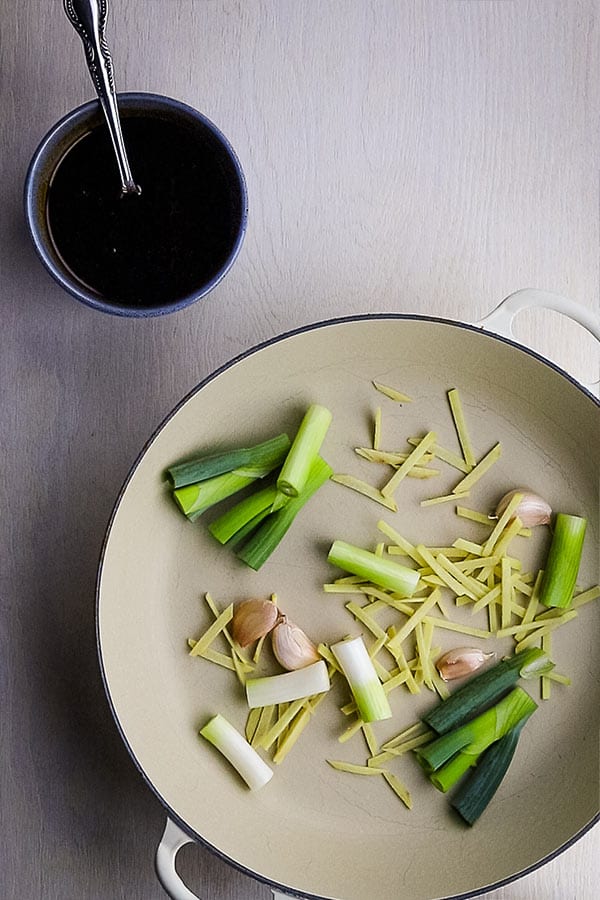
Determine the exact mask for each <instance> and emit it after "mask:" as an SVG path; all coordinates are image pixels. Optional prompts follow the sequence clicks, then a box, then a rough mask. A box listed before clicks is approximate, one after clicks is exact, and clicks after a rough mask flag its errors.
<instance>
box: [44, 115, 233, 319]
mask: <svg viewBox="0 0 600 900" xmlns="http://www.w3.org/2000/svg"><path fill="white" fill-rule="evenodd" d="M123 136H124V139H125V144H126V147H127V154H128V157H129V162H130V165H131V170H132V172H133V176H134V178H135V181H136V182H137V183H138V184H139V185H140V186H141V188H142V193H141V196H135V195H127V196H121V185H120V180H119V175H118V170H117V167H116V160H115V156H114V151H113V149H112V145H111V143H110V137H109V135H108V130H107V128H106V127H105V126H98V127H97V128H94V129H93V130H92V131H90V132H89V133H88V134H86V135H85V136H84V137H83V138H81V139H80V140H79V141H78V142H77V143H76V144H75V145H74V146H73V147H72V148H70V149H69V150H68V151H67V153H66V154H65V156H64V157H63V159H62V160H61V162H60V163H59V165H58V167H57V169H56V172H55V174H54V177H53V179H52V181H51V184H50V188H49V191H48V203H47V218H48V226H49V229H50V233H51V237H52V241H53V243H54V245H55V247H56V250H57V252H58V253H59V255H60V256H61V258H62V260H63V262H64V263H65V265H66V266H67V267H68V268H69V269H70V271H71V272H72V273H73V275H74V276H75V277H76V278H77V279H78V280H79V281H80V282H82V283H83V284H84V285H86V286H87V287H91V288H93V289H94V290H95V291H97V292H98V293H99V294H100V295H101V296H102V298H103V299H104V300H107V301H109V302H111V303H118V304H125V305H129V306H148V307H156V306H162V305H163V304H165V303H175V302H177V301H178V300H181V299H183V298H184V297H186V296H188V295H190V294H193V293H197V292H198V290H199V288H201V287H202V286H203V285H205V284H207V283H208V282H210V281H211V279H213V278H214V277H215V276H216V275H217V274H218V273H219V271H220V269H221V267H222V266H223V264H224V263H226V262H227V260H228V258H229V256H230V254H231V252H232V250H233V248H234V247H235V246H236V242H237V238H238V234H239V228H240V223H241V221H242V218H243V214H244V210H243V203H244V198H243V196H242V189H241V187H240V181H239V176H238V173H237V170H236V168H235V166H234V164H233V163H232V161H231V159H230V157H229V156H228V155H227V153H226V152H225V150H224V149H223V147H222V145H221V143H220V142H219V141H217V139H216V138H215V137H214V136H213V135H212V134H211V133H210V132H209V131H208V130H206V131H200V130H199V129H198V128H196V127H195V126H187V125H186V124H183V123H180V122H176V121H173V120H171V119H161V118H156V117H147V118H142V117H130V118H125V119H124V120H123Z"/></svg>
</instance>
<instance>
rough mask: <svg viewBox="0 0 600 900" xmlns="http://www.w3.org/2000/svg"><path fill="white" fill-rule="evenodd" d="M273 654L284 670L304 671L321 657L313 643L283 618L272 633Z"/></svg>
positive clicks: (300, 630)
mask: <svg viewBox="0 0 600 900" xmlns="http://www.w3.org/2000/svg"><path fill="white" fill-rule="evenodd" d="M271 644H272V645H273V653H274V654H275V658H276V659H277V661H278V663H279V664H280V665H281V666H283V668H284V669H288V670H289V671H293V670H294V669H303V668H304V666H309V665H310V664H311V663H315V662H318V661H319V660H320V659H321V657H320V656H319V653H318V651H317V648H316V647H315V645H314V644H313V642H312V641H311V640H310V638H308V637H307V636H306V635H305V633H304V632H303V631H302V629H301V628H299V627H298V626H297V625H294V623H293V622H290V620H289V619H288V618H287V616H283V617H282V618H281V620H280V621H279V622H278V623H277V625H276V626H275V628H274V629H273V631H272V632H271Z"/></svg>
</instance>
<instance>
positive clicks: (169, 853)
mask: <svg viewBox="0 0 600 900" xmlns="http://www.w3.org/2000/svg"><path fill="white" fill-rule="evenodd" d="M193 843H194V840H193V838H191V837H190V836H189V835H187V834H186V833H185V831H182V829H181V828H180V827H179V825H176V824H175V822H173V820H172V819H169V818H167V824H166V825H165V830H164V831H163V835H162V837H161V839H160V843H159V845H158V847H157V848H156V856H155V858H154V865H155V868H156V874H157V876H158V880H159V881H160V883H161V884H162V886H163V888H164V889H165V891H166V892H167V894H168V896H169V897H170V898H171V900H198V897H197V895H196V894H194V893H193V892H192V891H190V889H189V888H187V887H186V886H185V884H184V883H183V881H182V880H181V878H180V877H179V875H178V874H177V870H176V869H175V858H176V856H177V854H178V853H179V851H180V850H181V848H182V847H184V846H185V844H193ZM272 893H273V900H289V897H290V896H291V895H290V894H280V893H278V892H277V891H273V892H272Z"/></svg>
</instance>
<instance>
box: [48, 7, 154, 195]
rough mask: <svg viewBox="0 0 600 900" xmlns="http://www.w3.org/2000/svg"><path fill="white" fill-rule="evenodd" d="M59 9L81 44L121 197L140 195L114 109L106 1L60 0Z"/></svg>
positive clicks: (115, 102) (115, 98)
mask: <svg viewBox="0 0 600 900" xmlns="http://www.w3.org/2000/svg"><path fill="white" fill-rule="evenodd" d="M63 6H64V10H65V13H66V14H67V17H68V19H69V21H70V22H71V24H72V25H73V27H74V28H75V30H76V31H77V33H78V34H79V37H80V38H81V40H82V42H83V46H84V49H85V58H86V62H87V66H88V69H89V73H90V75H91V77H92V81H93V82H94V87H95V88H96V93H97V94H98V99H99V100H100V105H101V106H102V110H103V112H104V116H105V118H106V122H107V124H108V130H109V132H110V137H111V140H112V144H113V147H114V150H115V154H116V157H117V164H118V167H119V176H120V178H121V193H122V194H123V195H127V194H141V192H142V189H141V188H140V187H139V185H137V184H136V183H135V181H134V179H133V175H132V174H131V168H130V166H129V160H128V159H127V152H126V150H125V142H124V140H123V132H122V131H121V121H120V119H119V109H118V106H117V95H116V91H115V80H114V75H113V63H112V57H111V54H110V50H109V48H108V44H107V43H106V38H105V36H104V32H105V28H106V16H107V13H108V0H63Z"/></svg>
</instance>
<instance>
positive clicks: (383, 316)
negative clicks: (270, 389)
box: [96, 313, 600, 900]
mask: <svg viewBox="0 0 600 900" xmlns="http://www.w3.org/2000/svg"><path fill="white" fill-rule="evenodd" d="M384 320H392V321H405V322H432V323H435V324H439V325H448V326H450V327H454V328H460V329H464V330H465V331H471V332H475V333H478V334H483V335H484V336H485V337H488V338H492V339H495V340H497V341H499V342H500V343H503V344H507V345H509V346H511V347H513V348H514V349H515V350H518V351H521V352H522V353H526V354H527V355H528V356H531V357H533V358H534V359H536V360H538V361H539V362H540V363H542V364H543V365H545V366H547V367H548V368H549V369H551V370H553V371H554V372H555V373H556V374H557V375H559V376H561V377H563V378H565V379H566V380H567V381H569V382H570V383H571V384H572V385H573V386H574V387H575V388H576V389H577V390H578V391H580V392H581V393H582V394H583V395H584V396H585V397H587V398H588V399H589V400H591V401H592V402H593V403H594V405H595V406H596V407H598V408H599V409H600V399H599V398H598V397H595V396H594V395H593V394H592V393H590V391H588V390H587V389H586V388H585V387H583V386H582V385H581V384H580V383H579V382H578V381H577V380H576V379H575V378H573V377H572V376H571V375H569V373H568V372H565V371H564V369H562V368H561V367H560V366H558V365H557V364H556V363H554V362H552V361H551V360H548V359H546V358H545V357H544V356H542V355H541V354H540V353H538V352H537V351H535V350H532V349H530V348H529V347H525V346H523V345H522V344H519V343H518V342H517V341H515V340H512V339H511V338H507V337H504V336H503V335H498V334H494V333H493V332H490V331H486V330H485V328H484V327H483V326H480V325H473V324H469V323H466V322H457V321H454V320H452V319H445V318H442V317H439V316H425V315H412V314H409V313H364V314H359V315H351V316H338V317H336V318H332V319H325V320H322V321H318V322H313V323H310V324H308V325H302V326H299V327H297V328H293V329H291V330H289V331H286V332H283V333H281V334H278V335H276V336H274V337H272V338H268V339H267V340H265V341H262V342H261V343H259V344H256V345H255V346H253V347H251V348H250V349H248V350H244V351H242V352H241V353H239V354H238V355H237V356H235V357H234V358H232V359H230V360H229V361H227V362H225V363H223V364H222V365H221V366H219V367H218V368H217V369H215V370H214V371H213V372H211V373H210V374H209V375H207V376H206V378H203V379H202V380H201V381H200V382H199V383H198V384H197V385H196V386H195V387H193V388H192V389H191V390H190V391H188V393H187V394H186V395H185V397H183V398H182V399H181V400H180V401H179V403H177V404H176V406H175V407H174V408H173V409H172V410H171V412H170V413H168V414H167V416H165V418H164V419H163V420H162V422H161V423H160V424H159V425H158V427H157V428H156V429H155V430H154V432H153V434H152V435H151V436H150V437H149V438H148V440H147V441H146V442H145V444H144V446H143V447H142V449H141V451H140V453H139V454H138V456H137V458H136V460H135V462H134V463H133V465H132V466H131V469H130V470H129V473H128V474H127V477H126V478H125V481H124V482H123V485H122V487H121V490H120V491H119V494H118V496H117V499H116V501H115V504H114V506H113V509H112V512H111V515H110V519H109V521H108V525H107V528H106V531H105V534H104V539H103V542H102V547H101V551H100V558H99V563H98V573H97V577H96V647H97V652H98V659H99V664H100V672H101V676H102V683H103V685H104V690H105V693H106V697H107V700H108V704H109V707H110V710H111V713H112V716H113V719H114V721H115V724H116V726H117V730H118V731H119V734H120V735H121V738H122V740H123V743H124V744H125V746H126V748H127V751H128V752H129V755H130V756H131V759H132V760H133V763H134V765H135V767H136V768H137V770H138V771H139V773H140V774H141V776H142V778H143V779H144V781H145V782H146V784H147V785H148V787H149V788H150V790H151V791H152V792H153V794H154V795H155V796H156V797H157V799H158V800H159V802H160V803H161V805H162V806H163V807H164V809H165V811H166V813H167V815H168V816H169V818H170V819H171V820H172V821H173V822H175V824H176V825H177V826H178V827H179V828H181V830H182V831H183V832H185V834H187V835H188V836H189V837H190V838H191V839H192V840H193V841H195V842H196V843H198V844H200V845H201V846H202V847H205V848H206V849H207V850H209V851H210V852H211V853H213V854H214V855H215V856H217V857H218V858H219V859H221V860H223V861H224V862H226V863H227V864H228V865H230V866H232V867H233V868H234V869H237V871H239V872H242V873H243V874H244V875H247V876H248V877H249V878H253V879H254V880H255V881H259V882H261V883H263V884H265V885H268V887H270V888H273V889H275V890H279V891H282V892H283V893H287V894H290V891H291V892H292V894H291V896H295V897H301V898H306V900H328V898H325V897H322V896H321V895H319V894H313V893H310V892H306V891H303V890H301V889H299V888H297V887H290V886H289V885H285V884H281V883H279V882H276V881H273V880H271V879H269V878H267V877H266V876H264V875H261V874H260V873H259V872H255V871H254V870H253V869H250V868H248V867H247V866H245V865H243V864H242V863H239V862H238V861H237V860H235V859H233V858H232V857H230V856H228V855H227V854H226V853H224V852H223V851H221V850H219V848H218V847H215V846H214V845H213V844H211V843H210V842H209V841H207V840H206V838H203V837H202V835H201V834H198V833H197V832H196V831H194V829H192V828H191V827H190V826H189V825H188V824H187V823H186V822H185V821H183V820H182V819H181V817H180V816H179V815H178V814H177V813H176V812H175V811H174V810H173V808H172V807H171V806H170V804H169V802H168V800H167V799H166V798H165V797H163V796H162V795H161V794H160V792H159V791H158V790H157V788H156V787H155V785H154V784H153V782H152V780H151V779H150V778H149V776H148V775H147V774H146V772H145V771H144V770H143V768H142V766H141V765H140V763H139V762H138V760H137V758H136V756H135V753H134V750H133V748H132V747H131V745H130V743H129V741H128V739H127V735H126V730H125V727H124V726H123V725H122V724H121V722H120V720H119V717H118V715H117V711H116V709H115V707H114V705H113V701H112V697H111V694H110V688H109V684H108V676H107V673H106V670H105V668H104V661H103V658H102V646H101V640H100V587H101V581H102V572H103V565H104V558H105V555H106V550H107V547H108V542H109V539H110V534H111V530H112V525H113V522H114V520H115V517H116V515H117V512H118V510H119V507H120V505H121V502H122V500H123V498H124V495H125V493H126V491H127V488H128V486H129V482H130V481H131V479H132V478H133V475H134V474H135V472H136V471H137V469H138V467H139V465H140V463H141V462H142V460H143V458H144V457H145V455H146V452H147V451H148V449H149V448H150V446H151V445H152V444H153V443H154V441H155V439H156V438H157V437H158V435H159V434H160V433H161V432H162V430H163V429H164V428H165V427H166V426H167V425H168V423H169V422H170V421H171V419H172V418H173V417H174V416H175V415H176V414H177V413H178V412H179V410H180V409H181V408H182V407H183V406H184V405H185V404H186V403H187V402H188V400H190V399H191V398H192V397H193V396H194V395H195V394H197V393H198V392H199V391H201V390H202V388H204V387H205V386H206V385H207V384H209V383H210V382H211V381H214V379H215V378H218V376H219V375H221V374H222V373H223V372H225V371H227V369H230V368H232V367H233V366H234V365H236V364H237V363H239V362H241V361H242V360H244V359H246V358H247V357H249V356H253V355H254V354H255V353H258V352H259V351H261V350H264V349H265V348H266V347H269V346H271V345H272V344H277V343H279V342H281V341H283V340H286V339H287V338H290V337H294V336H295V335H297V334H304V333H306V332H309V331H317V330H319V329H322V328H325V327H328V326H333V325H342V324H347V323H350V322H370V321H384ZM598 822H600V811H599V812H598V813H596V815H594V817H593V818H592V819H591V820H590V821H589V822H588V823H587V824H586V825H584V826H583V828H581V829H580V830H579V831H577V832H576V833H575V834H574V835H573V836H572V837H571V838H569V840H568V841H566V842H565V843H564V844H562V845H561V846H560V847H557V848H556V849H555V850H553V851H552V852H551V853H548V854H547V855H546V856H544V857H543V858H542V859H540V860H538V861H537V862H535V863H533V864H532V865H531V866H527V867H526V868H525V869H522V870H521V871H519V872H515V873H514V874H513V875H510V876H508V877H507V878H503V879H501V880H500V881H496V882H494V883H493V884H489V885H484V886H481V887H478V888H476V889H474V890H469V891H466V892H462V893H460V894H452V895H448V896H444V897H440V898H431V900H466V898H468V897H478V896H481V895H482V894H485V893H487V892H488V891H492V890H496V889H497V888H501V887H503V886H505V885H507V884H511V883H512V882H514V881H517V880H518V879H520V878H523V877H524V876H526V875H529V874H531V873H532V872H534V871H536V870H537V869H540V868H541V867H542V866H544V865H546V863H548V862H550V861H551V860H553V859H555V858H556V857H557V856H559V855H560V854H561V853H563V852H564V851H565V850H567V849H569V847H572V846H573V844H575V843H576V842H577V841H578V840H579V839H580V838H581V837H583V836H584V835H585V834H587V832H588V831H590V830H591V829H592V828H593V827H594V826H595V825H596V824H598Z"/></svg>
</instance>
